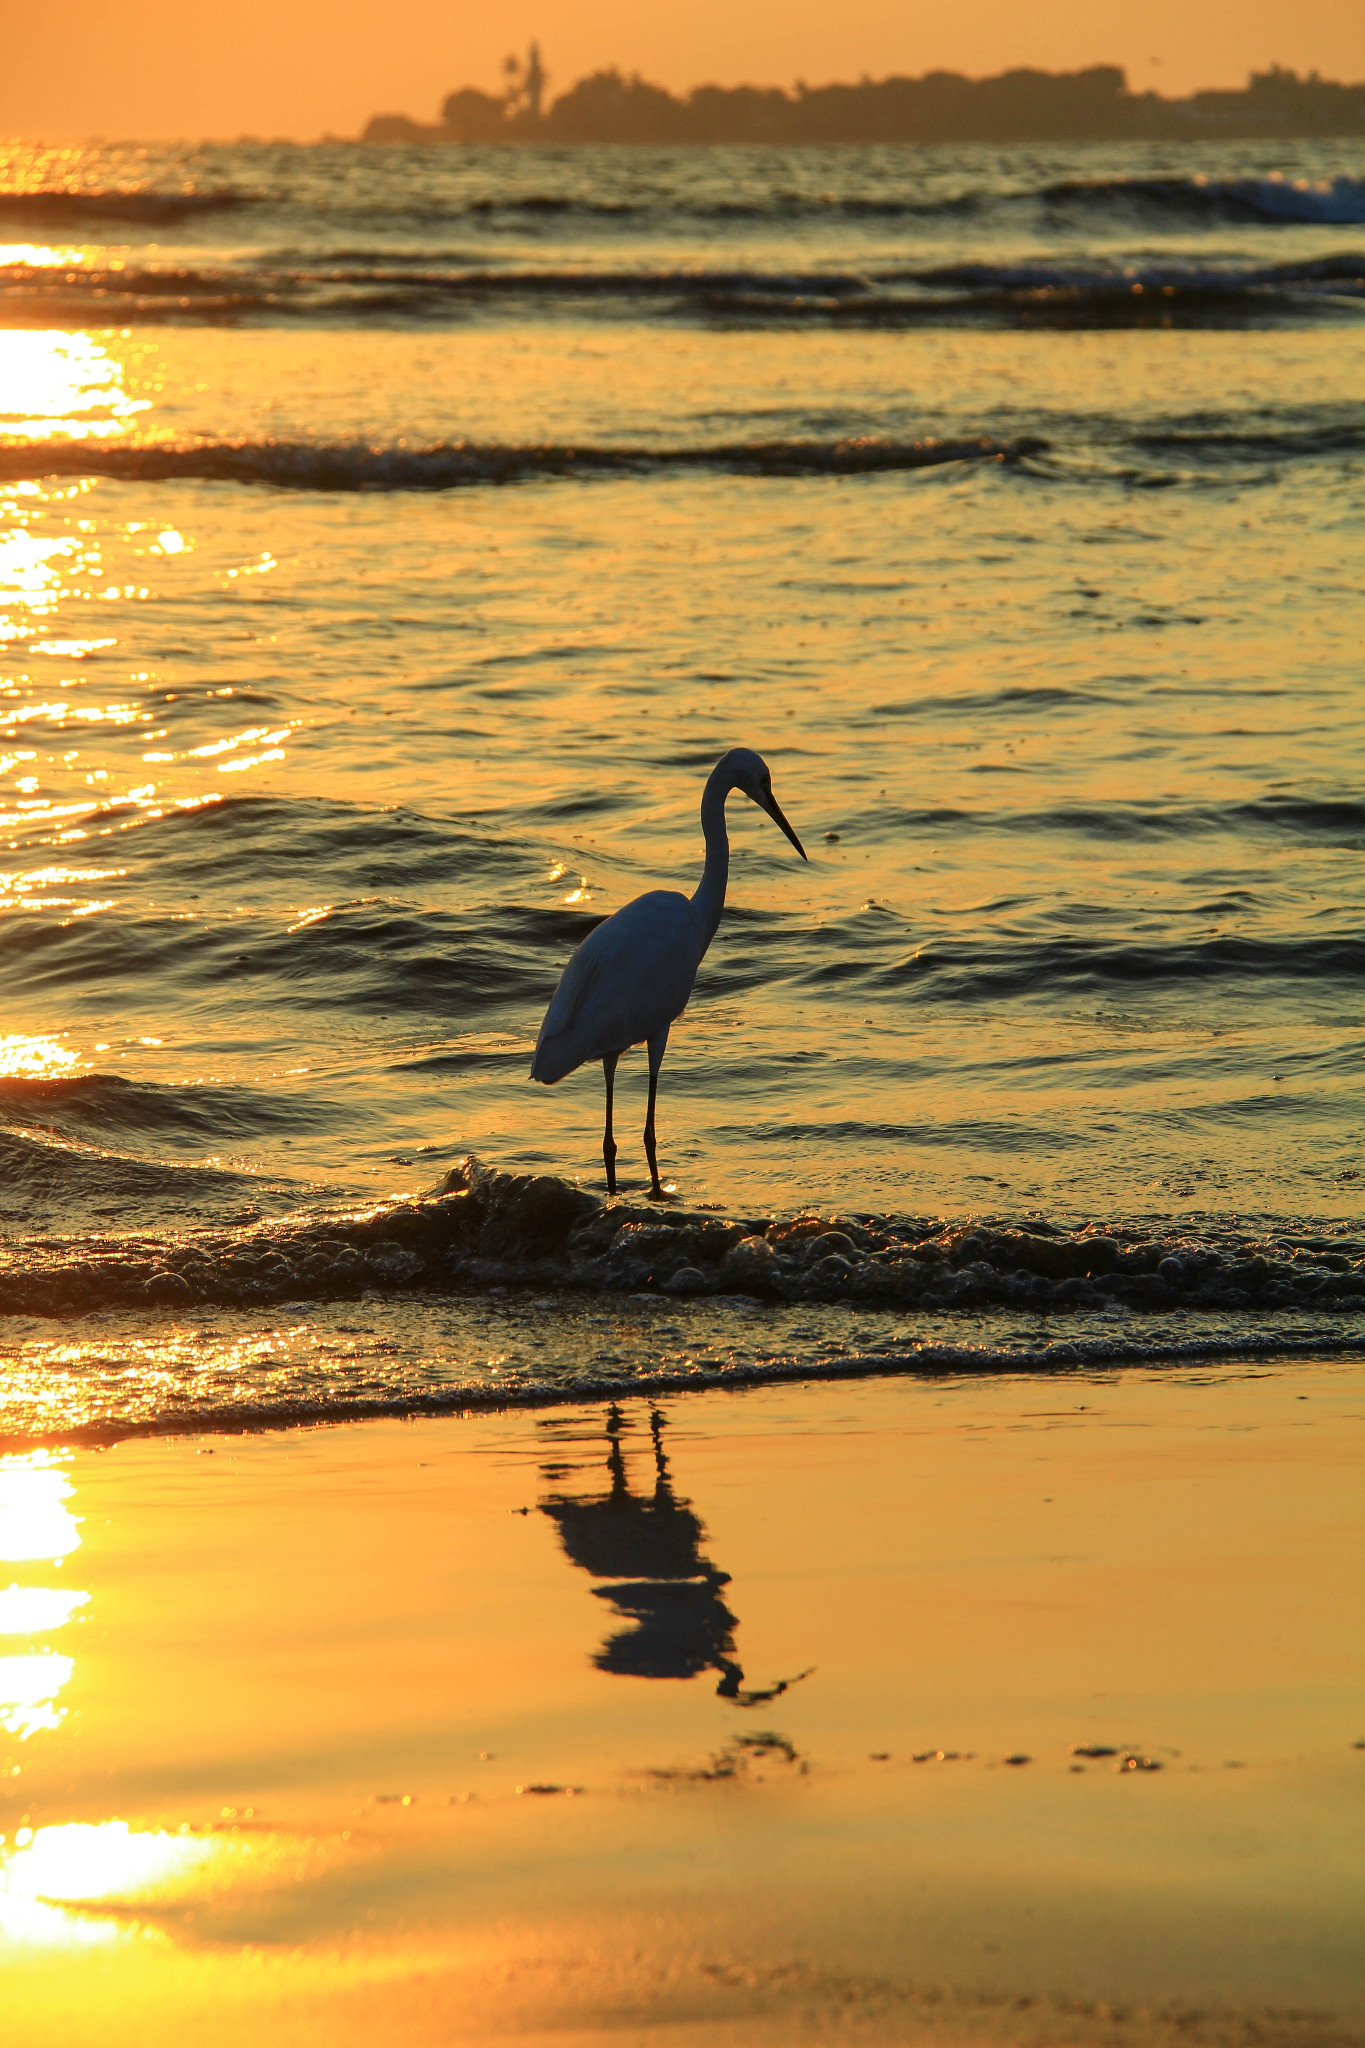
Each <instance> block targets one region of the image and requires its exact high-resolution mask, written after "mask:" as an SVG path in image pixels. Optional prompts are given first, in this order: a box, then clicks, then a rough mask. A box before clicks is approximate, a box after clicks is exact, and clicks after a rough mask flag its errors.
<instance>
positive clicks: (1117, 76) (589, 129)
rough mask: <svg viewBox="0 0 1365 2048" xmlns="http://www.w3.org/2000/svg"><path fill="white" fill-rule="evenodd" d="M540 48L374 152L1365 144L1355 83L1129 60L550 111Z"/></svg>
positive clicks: (571, 97) (619, 95) (650, 90)
mask: <svg viewBox="0 0 1365 2048" xmlns="http://www.w3.org/2000/svg"><path fill="white" fill-rule="evenodd" d="M546 84H547V74H546V73H545V71H544V70H543V68H542V67H541V63H540V55H539V51H538V50H537V48H536V46H535V45H534V44H533V45H532V47H531V51H530V53H529V56H528V58H527V61H526V63H525V65H521V64H518V63H516V62H515V60H511V59H509V61H508V85H507V87H506V89H505V91H504V92H503V93H502V94H500V95H499V94H494V93H487V92H483V91H481V90H479V89H478V88H477V87H474V86H465V87H463V88H461V89H460V90H459V91H457V92H452V93H450V94H449V95H448V96H447V98H446V99H445V101H444V102H443V104H442V108H441V117H440V119H439V120H438V121H435V122H430V123H424V122H420V121H414V120H412V119H411V118H410V117H409V116H408V115H407V114H376V115H375V116H374V117H373V119H371V120H370V121H369V122H368V123H367V125H366V127H365V129H364V131H363V133H362V134H361V136H360V138H359V139H360V141H362V142H368V143H399V144H402V143H407V144H412V143H429V144H441V145H448V144H457V145H460V144H466V145H467V144H472V143H489V142H498V143H587V144H592V143H599V144H600V143H637V144H643V145H646V146H647V145H650V144H653V145H656V146H658V145H674V144H688V143H692V144H707V143H722V144H724V143H762V144H768V145H770V146H781V145H784V144H803V143H853V144H858V143H862V144H867V143H936V142H981V143H1032V142H1128V141H1145V142H1154V141H1199V140H1215V139H1216V140H1219V141H1238V140H1245V141H1291V140H1292V141H1302V140H1305V139H1311V138H1313V137H1320V138H1335V139H1347V138H1350V137H1353V136H1359V137H1360V138H1361V139H1362V140H1365V81H1362V82H1360V83H1358V84H1355V85H1346V84H1341V83H1338V82H1336V81H1334V80H1331V79H1323V78H1319V77H1318V75H1317V74H1316V72H1314V73H1311V74H1310V75H1309V76H1308V77H1306V78H1302V77H1300V76H1299V75H1298V73H1297V72H1294V71H1289V70H1285V69H1283V68H1282V67H1281V66H1279V65H1275V66H1272V68H1271V69H1270V70H1269V71H1264V72H1253V73H1252V75H1251V77H1250V78H1249V79H1248V81H1247V84H1246V86H1245V87H1244V88H1243V89H1241V90H1240V91H1206V92H1196V93H1191V94H1190V95H1189V96H1188V97H1187V98H1185V99H1165V98H1163V97H1162V96H1161V94H1160V93H1156V92H1132V91H1130V89H1129V86H1128V80H1127V76H1126V74H1125V72H1124V71H1123V70H1122V69H1121V67H1120V66H1118V65H1116V64H1099V65H1094V66H1092V67H1091V68H1089V69H1088V70H1084V71H1066V72H1048V71H1035V70H1015V71H1005V72H1001V73H999V74H998V75H997V76H995V77H992V78H975V79H973V78H964V77H962V76H961V75H960V74H959V73H957V72H951V71H932V72H928V73H926V74H925V75H924V76H923V77H921V78H884V79H880V80H874V79H863V80H862V81H861V82H860V83H858V84H856V85H824V86H817V87H807V86H805V85H804V84H798V85H797V86H796V87H794V88H793V90H792V91H790V92H788V91H786V90H785V89H784V88H782V87H780V86H771V87H767V86H764V87H760V86H747V85H743V86H732V87H727V86H718V85H702V86H696V87H694V88H693V90H692V91H691V92H689V93H687V94H685V95H681V96H679V95H676V94H674V93H670V92H668V91H667V90H666V89H665V88H664V87H663V86H659V85H652V84H650V83H649V81H648V80H646V79H643V78H641V77H640V75H639V74H638V73H635V74H632V75H631V76H626V75H625V74H623V73H622V72H621V71H619V70H617V69H616V68H615V67H614V66H613V67H610V68H608V69H606V70H602V71H596V72H593V73H592V74H591V75H590V76H588V77H586V78H581V79H579V80H578V82H577V83H576V84H575V85H574V86H572V87H571V88H570V89H569V90H568V91H567V92H565V93H563V94H561V95H560V97H559V98H557V99H555V100H552V101H549V102H548V104H547V103H545V87H546Z"/></svg>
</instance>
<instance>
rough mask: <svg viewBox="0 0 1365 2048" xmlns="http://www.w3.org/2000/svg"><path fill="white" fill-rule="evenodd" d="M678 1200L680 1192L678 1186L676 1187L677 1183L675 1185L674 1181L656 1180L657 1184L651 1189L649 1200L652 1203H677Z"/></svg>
mask: <svg viewBox="0 0 1365 2048" xmlns="http://www.w3.org/2000/svg"><path fill="white" fill-rule="evenodd" d="M677 1199H678V1190H677V1186H676V1185H675V1183H674V1182H673V1181H671V1180H670V1181H658V1180H656V1181H655V1183H654V1185H653V1187H652V1188H651V1189H650V1191H649V1200H650V1201H651V1202H676V1201H677Z"/></svg>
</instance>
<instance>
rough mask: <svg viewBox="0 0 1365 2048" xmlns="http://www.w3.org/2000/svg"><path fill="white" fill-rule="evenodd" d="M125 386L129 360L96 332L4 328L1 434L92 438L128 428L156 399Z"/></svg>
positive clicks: (0, 336) (43, 438)
mask: <svg viewBox="0 0 1365 2048" xmlns="http://www.w3.org/2000/svg"><path fill="white" fill-rule="evenodd" d="M151 402H152V401H151V400H150V399H149V398H131V397H130V396H129V395H128V392H127V391H126V389H125V388H124V366H123V364H122V363H121V362H120V361H119V360H118V358H117V357H115V356H113V355H111V354H110V352H109V350H108V349H107V348H106V347H105V345H104V344H103V342H101V341H97V340H96V338H95V336H94V335H93V334H80V333H76V334H65V333H60V332H37V333H31V332H26V331H24V330H22V329H15V330H12V331H11V332H8V333H0V436H3V437H4V438H6V439H15V440H23V441H49V440H55V439H58V438H64V439H67V440H72V441H88V440H95V439H100V438H108V437H110V436H111V435H115V434H121V433H124V432H125V431H126V430H127V427H128V425H129V423H130V421H131V420H132V419H133V418H134V416H135V415H136V414H138V413H141V412H146V411H147V410H148V408H149V407H150V405H151Z"/></svg>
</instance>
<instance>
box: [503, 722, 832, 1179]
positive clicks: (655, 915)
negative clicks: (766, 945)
mask: <svg viewBox="0 0 1365 2048" xmlns="http://www.w3.org/2000/svg"><path fill="white" fill-rule="evenodd" d="M732 789H739V790H742V791H743V792H744V794H745V796H747V797H750V798H752V800H753V801H754V803H756V804H758V805H759V807H760V808H761V809H762V810H765V811H766V812H767V813H768V815H769V817H770V818H773V819H774V820H775V821H776V823H777V824H779V825H780V826H781V828H782V830H783V831H784V832H785V833H786V835H787V837H788V839H790V840H791V842H792V845H793V846H794V847H795V848H796V850H797V852H798V853H799V854H800V855H801V858H802V860H804V859H805V858H806V852H805V848H804V847H803V846H802V844H801V842H800V840H799V839H798V838H797V836H796V834H795V833H794V832H793V831H792V828H791V826H790V825H789V824H788V823H787V821H786V819H785V818H784V817H783V815H782V812H781V810H780V809H779V807H778V804H777V800H776V798H775V797H774V796H773V792H772V779H771V777H770V776H769V774H768V770H767V768H766V766H765V765H764V763H763V761H762V760H760V758H759V756H758V755H757V754H755V753H751V752H750V750H749V749H748V748H747V747H735V748H732V750H731V751H730V752H729V753H728V754H726V755H725V756H724V758H723V759H722V760H720V761H718V762H717V763H716V766H715V767H714V768H713V769H712V771H711V773H710V775H709V776H708V777H707V782H706V789H705V791H704V793H703V795H702V800H701V829H702V836H703V838H704V840H705V842H706V866H705V868H704V869H703V871H702V878H701V884H700V886H699V887H698V889H697V892H696V894H695V896H684V895H682V894H681V893H680V892H678V891H677V890H674V889H651V890H650V892H649V894H648V895H647V896H637V897H636V898H635V901H634V902H633V903H627V904H626V905H625V906H624V908H623V909H621V910H618V911H617V912H616V913H615V915H614V916H612V917H609V918H607V919H605V920H604V922H603V923H601V924H599V925H598V926H597V927H596V929H595V930H593V931H591V932H589V934H588V936H587V938H586V939H584V941H583V943H582V945H581V946H580V947H579V948H578V951H577V952H576V953H575V954H574V956H573V958H572V959H571V960H570V962H569V964H568V966H567V967H566V968H565V969H564V972H563V974H562V975H561V976H560V981H559V987H558V988H557V989H556V990H555V992H554V996H553V998H552V1000H551V1003H550V1007H549V1009H548V1010H547V1011H546V1012H545V1022H544V1023H543V1024H542V1025H541V1027H540V1036H539V1037H538V1038H537V1040H536V1051H535V1058H534V1059H533V1060H532V1062H531V1079H532V1080H533V1081H545V1082H547V1083H553V1082H555V1081H562V1080H563V1079H564V1076H565V1075H566V1074H571V1073H572V1072H573V1071H574V1069H575V1067H581V1066H582V1065H583V1064H584V1062H585V1061H587V1060H601V1062H602V1067H603V1071H604V1073H605V1076H606V1083H607V1127H606V1135H605V1137H604V1139H603V1142H602V1156H603V1158H604V1159H605V1161H606V1167H607V1187H608V1190H609V1192H610V1193H612V1194H615V1192H616V1166H615V1160H616V1145H615V1142H614V1140H613V1138H612V1130H611V1108H612V1088H613V1082H614V1079H615V1074H616V1062H617V1061H618V1060H619V1059H620V1057H621V1055H622V1053H624V1052H628V1051H629V1050H630V1048H631V1046H633V1045H641V1044H644V1045H647V1046H648V1048H649V1113H648V1116H647V1118H646V1120H645V1153H646V1156H647V1158H648V1160H649V1171H650V1181H651V1191H652V1193H654V1194H655V1195H659V1194H661V1193H662V1192H663V1190H662V1188H661V1186H660V1183H659V1169H658V1165H657V1163H656V1160H655V1153H654V1098H655V1093H656V1091H657V1088H658V1083H659V1068H660V1066H661V1065H662V1063H663V1056H664V1048H665V1047H666V1045H667V1044H668V1032H669V1026H670V1025H671V1024H672V1023H673V1022H674V1020H675V1019H676V1018H678V1017H680V1016H681V1015H682V1013H683V1011H684V1010H685V1009H686V1007H687V1000H688V997H689V996H690V995H691V993H692V984H693V982H694V981H695V980H696V978H697V969H698V968H699V967H700V966H701V963H702V961H703V959H704V958H705V956H706V949H707V947H708V946H709V945H710V943H711V941H712V939H713V938H714V937H715V935H716V927H717V925H718V924H719V923H720V914H721V911H722V910H723V909H724V907H725V885H726V882H727V881H728V879H729V872H730V840H729V835H728V834H727V832H726V830H725V799H726V797H727V796H728V795H729V794H730V791H731V790H732Z"/></svg>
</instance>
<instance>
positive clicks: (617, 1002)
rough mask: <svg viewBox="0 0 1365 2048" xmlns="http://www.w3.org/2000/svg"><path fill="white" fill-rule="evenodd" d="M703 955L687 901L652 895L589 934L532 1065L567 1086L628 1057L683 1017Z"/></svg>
mask: <svg viewBox="0 0 1365 2048" xmlns="http://www.w3.org/2000/svg"><path fill="white" fill-rule="evenodd" d="M701 953H702V946H701V934H700V932H699V931H698V929H697V926H696V921H695V919H694V918H693V916H692V911H691V906H690V905H689V903H688V900H687V898H686V897H685V896H679V895H676V894H674V892H673V891H671V890H666V889H656V890H652V891H651V892H650V894H649V895H648V896H637V897H636V899H635V901H634V902H633V903H627V904H626V906H625V907H624V909H622V910H618V911H617V912H616V914H615V916H614V917H609V918H607V919H606V920H605V922H604V923H602V924H599V925H598V926H597V927H596V929H595V930H594V931H591V932H589V933H588V936H587V938H586V939H584V941H583V943H582V945H581V946H580V947H579V948H578V951H577V952H576V953H575V954H574V956H573V958H572V959H571V960H570V962H569V964H568V966H567V967H566V968H565V969H564V972H563V974H562V976H561V977H560V982H559V987H558V988H557V989H556V990H555V992H554V996H553V997H552V999H551V1002H550V1007H549V1009H548V1010H547V1011H546V1013H545V1022H544V1023H543V1024H542V1025H541V1027H540V1036H539V1037H538V1038H537V1040H536V1056H535V1059H534V1060H533V1061H532V1064H531V1074H532V1077H533V1078H534V1079H535V1080H537V1081H559V1080H562V1079H563V1077H564V1075H565V1074H571V1073H572V1072H573V1070H574V1068H575V1067H580V1066H582V1064H583V1062H584V1061H585V1060H594V1059H601V1058H602V1056H603V1054H604V1053H613V1052H625V1051H626V1050H627V1048H628V1047H630V1046H632V1045H639V1044H640V1043H641V1042H642V1041H643V1040H645V1039H649V1038H653V1037H654V1035H655V1033H656V1032H659V1031H662V1030H663V1029H664V1026H665V1025H667V1024H671V1023H672V1022H673V1019H674V1018H675V1017H677V1016H679V1015H681V1013H682V1011H683V1010H684V1009H685V1007H686V1005H687V999H688V997H689V996H690V995H691V993H692V984H693V982H694V981H695V979H696V975H697V966H698V962H699V961H700V958H701Z"/></svg>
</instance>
